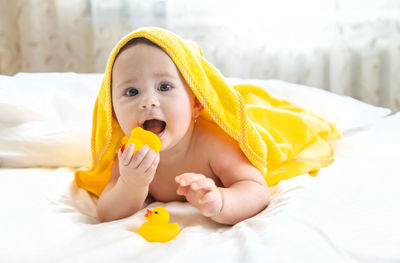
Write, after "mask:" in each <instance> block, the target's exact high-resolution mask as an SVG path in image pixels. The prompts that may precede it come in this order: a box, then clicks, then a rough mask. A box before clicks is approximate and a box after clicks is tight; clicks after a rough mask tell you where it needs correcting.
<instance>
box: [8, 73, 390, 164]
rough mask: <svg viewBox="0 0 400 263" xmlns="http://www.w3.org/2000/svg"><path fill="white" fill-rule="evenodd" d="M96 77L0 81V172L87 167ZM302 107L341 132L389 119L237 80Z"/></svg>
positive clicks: (333, 99)
mask: <svg viewBox="0 0 400 263" xmlns="http://www.w3.org/2000/svg"><path fill="white" fill-rule="evenodd" d="M101 79H102V74H76V73H19V74H17V75H15V76H12V77H9V76H1V75H0V112H1V114H0V167H37V166H43V167H61V166H63V167H81V166H89V165H90V158H91V157H90V136H91V129H92V113H93V106H94V103H95V100H96V97H97V93H98V90H99V87H100V83H101ZM228 80H229V82H231V83H237V82H252V83H254V84H258V85H261V86H264V87H265V88H266V89H267V90H268V91H269V92H270V93H271V94H272V95H274V96H277V97H281V98H285V99H287V100H289V101H292V102H294V103H296V104H298V105H299V106H302V107H305V108H307V109H309V110H311V111H313V112H315V113H317V114H319V115H320V116H322V117H324V118H326V119H327V120H329V121H332V122H334V123H336V124H337V125H338V126H339V128H340V129H341V130H342V131H343V132H346V131H349V130H352V129H356V128H360V127H365V126H368V125H370V124H372V123H374V122H375V121H377V120H379V119H381V118H383V117H384V116H386V115H387V114H389V113H390V110H388V109H383V108H378V107H374V106H371V105H368V104H366V103H363V102H360V101H357V100H354V99H352V98H349V97H344V96H339V95H335V94H333V93H330V92H327V91H323V90H320V89H315V88H310V87H306V86H301V85H296V84H290V83H287V82H283V81H276V80H264V81H262V80H238V79H228Z"/></svg>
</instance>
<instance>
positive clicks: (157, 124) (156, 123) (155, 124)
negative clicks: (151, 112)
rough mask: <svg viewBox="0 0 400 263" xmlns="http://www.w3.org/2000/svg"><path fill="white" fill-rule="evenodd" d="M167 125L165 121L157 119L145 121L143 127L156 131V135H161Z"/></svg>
mask: <svg viewBox="0 0 400 263" xmlns="http://www.w3.org/2000/svg"><path fill="white" fill-rule="evenodd" d="M166 126H167V123H166V122H165V121H160V120H156V119H152V120H147V121H145V122H144V123H143V125H142V128H143V129H145V130H148V131H151V132H152V133H155V134H156V135H159V134H160V133H162V132H163V131H164V130H165V127H166Z"/></svg>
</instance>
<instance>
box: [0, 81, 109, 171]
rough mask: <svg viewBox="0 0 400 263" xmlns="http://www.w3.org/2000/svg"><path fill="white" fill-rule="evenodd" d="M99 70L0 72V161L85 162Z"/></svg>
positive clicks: (5, 163) (75, 164)
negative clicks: (11, 74)
mask: <svg viewBox="0 0 400 263" xmlns="http://www.w3.org/2000/svg"><path fill="white" fill-rule="evenodd" d="M101 77H102V75H101V74H76V73H19V74H17V75H15V76H13V77H8V76H0V112H1V113H2V114H1V115H0V166H1V167H35V166H45V167H59V166H68V167H80V166H89V165H90V158H91V157H90V136H91V129H92V113H93V106H94V103H95V100H96V97H97V93H98V89H99V87H100V82H101Z"/></svg>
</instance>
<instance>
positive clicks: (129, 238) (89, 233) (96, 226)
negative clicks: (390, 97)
mask: <svg viewBox="0 0 400 263" xmlns="http://www.w3.org/2000/svg"><path fill="white" fill-rule="evenodd" d="M334 147H335V151H336V160H335V162H334V163H333V164H332V165H331V166H329V167H327V168H325V169H323V170H321V172H320V173H319V176H318V177H316V178H312V177H310V176H308V175H303V176H299V177H297V178H294V179H291V180H288V181H282V182H281V183H280V184H279V185H277V186H276V187H272V188H271V194H272V201H271V203H270V205H269V206H268V208H267V209H265V210H264V211H262V212H261V213H260V214H259V215H257V216H255V217H254V218H251V219H248V220H245V221H243V222H241V223H239V224H237V225H235V226H233V227H227V226H222V225H218V224H216V223H214V222H212V221H210V220H208V219H206V218H204V217H202V216H201V215H200V214H199V213H198V212H197V211H196V210H195V209H194V208H192V207H191V206H190V205H188V204H186V203H178V202H172V203H167V204H161V205H163V206H164V207H166V208H167V209H168V210H169V211H170V213H171V221H174V222H177V223H179V225H180V226H181V232H180V234H179V235H178V236H177V237H176V238H175V239H173V240H172V241H170V242H168V243H148V242H146V241H145V240H144V239H142V238H141V237H140V236H139V235H137V234H135V233H134V232H133V231H134V230H135V229H137V228H138V227H139V226H140V225H141V224H142V223H143V222H144V221H145V219H144V218H143V215H144V210H141V211H139V212H138V213H136V214H135V215H133V216H131V217H128V218H125V219H122V220H118V221H114V222H109V223H98V222H97V220H96V218H95V215H94V211H95V209H94V202H95V201H94V199H91V198H90V197H89V196H88V195H87V194H86V192H84V191H83V190H81V189H79V188H76V186H75V185H74V184H73V183H72V182H73V170H72V169H70V168H58V169H40V168H36V169H6V168H3V169H0V208H1V210H0V211H1V217H0V261H1V262H400V226H399V222H400V211H399V210H400V209H399V203H400V191H399V190H398V189H399V185H400V173H399V169H398V167H399V166H398V164H399V161H400V114H399V113H398V114H396V115H392V116H389V117H386V118H381V119H380V120H378V121H375V123H374V124H373V125H372V126H370V127H368V128H365V129H363V130H358V131H353V132H349V133H347V134H345V136H344V138H343V139H341V140H340V141H336V142H335V143H334ZM157 205H160V203H158V202H155V203H151V204H150V205H149V207H150V208H151V207H154V206H157ZM80 211H84V212H85V214H82V213H81V212H80Z"/></svg>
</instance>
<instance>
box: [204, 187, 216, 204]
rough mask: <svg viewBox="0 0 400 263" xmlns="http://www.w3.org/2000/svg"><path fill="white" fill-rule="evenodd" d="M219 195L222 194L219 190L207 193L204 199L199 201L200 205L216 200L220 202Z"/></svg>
mask: <svg viewBox="0 0 400 263" xmlns="http://www.w3.org/2000/svg"><path fill="white" fill-rule="evenodd" d="M219 195H220V193H219V191H218V190H216V191H210V192H208V193H206V194H205V195H203V197H202V198H200V199H199V204H206V203H212V202H215V201H216V200H218V198H219Z"/></svg>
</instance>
